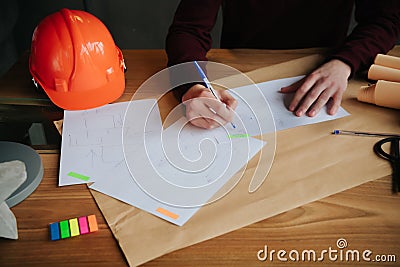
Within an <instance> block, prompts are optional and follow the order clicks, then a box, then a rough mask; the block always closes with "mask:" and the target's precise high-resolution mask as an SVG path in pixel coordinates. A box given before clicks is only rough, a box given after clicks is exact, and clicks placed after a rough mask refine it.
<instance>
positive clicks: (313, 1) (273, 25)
mask: <svg viewBox="0 0 400 267" xmlns="http://www.w3.org/2000/svg"><path fill="white" fill-rule="evenodd" d="M354 4H355V6H356V9H355V18H356V21H357V23H358V26H357V27H356V28H355V29H354V30H353V31H352V33H351V34H350V35H349V36H347V31H348V27H349V21H350V17H351V12H352V9H353V5H354ZM221 5H222V11H223V28H222V36H221V48H259V49H263V48H264V49H298V48H310V47H334V48H335V50H334V51H335V52H334V53H333V54H332V58H337V59H340V60H342V61H344V62H345V63H347V64H349V65H350V67H351V69H352V72H353V73H354V72H356V71H358V70H360V69H365V68H367V67H368V66H369V65H370V64H371V63H372V62H373V59H374V57H375V56H376V54H377V53H386V52H387V51H389V50H390V49H391V48H392V47H393V45H394V44H395V43H396V41H397V40H398V38H399V35H400V0H392V1H390V0H355V1H351V0H304V1H301V0H274V1H272V0H225V1H224V0H182V1H181V3H180V4H179V6H178V8H177V11H176V14H175V17H174V20H173V23H172V25H171V27H170V29H169V33H168V36H167V40H166V51H167V54H168V60H169V62H168V64H169V65H174V64H177V63H182V62H186V61H193V60H207V59H206V53H207V52H208V50H209V49H210V48H211V43H212V40H211V36H210V31H211V29H212V28H213V26H214V24H215V20H216V18H217V14H218V10H219V7H220V6H221Z"/></svg>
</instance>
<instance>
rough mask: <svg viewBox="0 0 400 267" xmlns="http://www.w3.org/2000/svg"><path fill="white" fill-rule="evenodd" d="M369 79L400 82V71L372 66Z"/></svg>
mask: <svg viewBox="0 0 400 267" xmlns="http://www.w3.org/2000/svg"><path fill="white" fill-rule="evenodd" d="M368 79H371V80H385V81H391V82H400V70H398V69H393V68H388V67H384V66H381V65H376V64H372V65H371V67H370V68H369V71H368Z"/></svg>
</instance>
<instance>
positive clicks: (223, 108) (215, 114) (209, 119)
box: [182, 84, 237, 129]
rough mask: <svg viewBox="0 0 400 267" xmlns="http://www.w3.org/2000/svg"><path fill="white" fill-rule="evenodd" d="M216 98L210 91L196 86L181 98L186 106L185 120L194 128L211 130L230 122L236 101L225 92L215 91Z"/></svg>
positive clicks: (199, 85) (201, 86)
mask: <svg viewBox="0 0 400 267" xmlns="http://www.w3.org/2000/svg"><path fill="white" fill-rule="evenodd" d="M215 91H216V93H217V96H218V98H219V99H220V100H221V101H218V100H217V99H215V97H214V96H213V94H212V93H211V91H210V89H208V88H206V87H205V86H203V85H201V84H196V85H194V86H192V87H190V89H189V90H188V91H187V92H186V93H185V94H184V95H183V96H182V103H183V104H184V105H185V106H186V118H187V119H188V120H189V121H190V122H191V123H192V124H193V125H195V126H198V127H200V128H205V129H212V128H216V127H219V126H221V125H225V124H226V123H228V122H231V121H232V120H233V118H234V115H235V113H234V110H235V109H236V107H237V101H236V99H235V98H233V97H232V95H231V94H229V93H228V92H227V91H226V90H223V89H215Z"/></svg>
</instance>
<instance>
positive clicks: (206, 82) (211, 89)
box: [194, 61, 236, 128]
mask: <svg viewBox="0 0 400 267" xmlns="http://www.w3.org/2000/svg"><path fill="white" fill-rule="evenodd" d="M194 65H195V66H196V68H197V71H198V73H199V74H200V77H201V79H202V80H203V82H204V83H205V84H206V87H207V88H208V89H209V90H210V92H211V93H212V95H213V96H214V97H215V99H217V100H218V101H219V102H221V103H222V101H221V99H219V97H218V95H217V93H216V92H215V90H214V88H213V87H212V85H211V83H210V81H209V80H208V78H207V76H206V74H205V73H204V72H203V70H202V69H201V67H200V65H199V63H197V61H194ZM231 125H232V127H233V128H236V125H235V124H234V123H233V122H231Z"/></svg>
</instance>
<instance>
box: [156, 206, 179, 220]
mask: <svg viewBox="0 0 400 267" xmlns="http://www.w3.org/2000/svg"><path fill="white" fill-rule="evenodd" d="M157 211H158V212H159V213H161V214H163V215H165V216H168V217H170V218H171V219H174V220H176V219H178V218H179V215H178V214H175V213H173V212H170V211H169V210H166V209H163V208H161V207H160V208H157Z"/></svg>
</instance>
